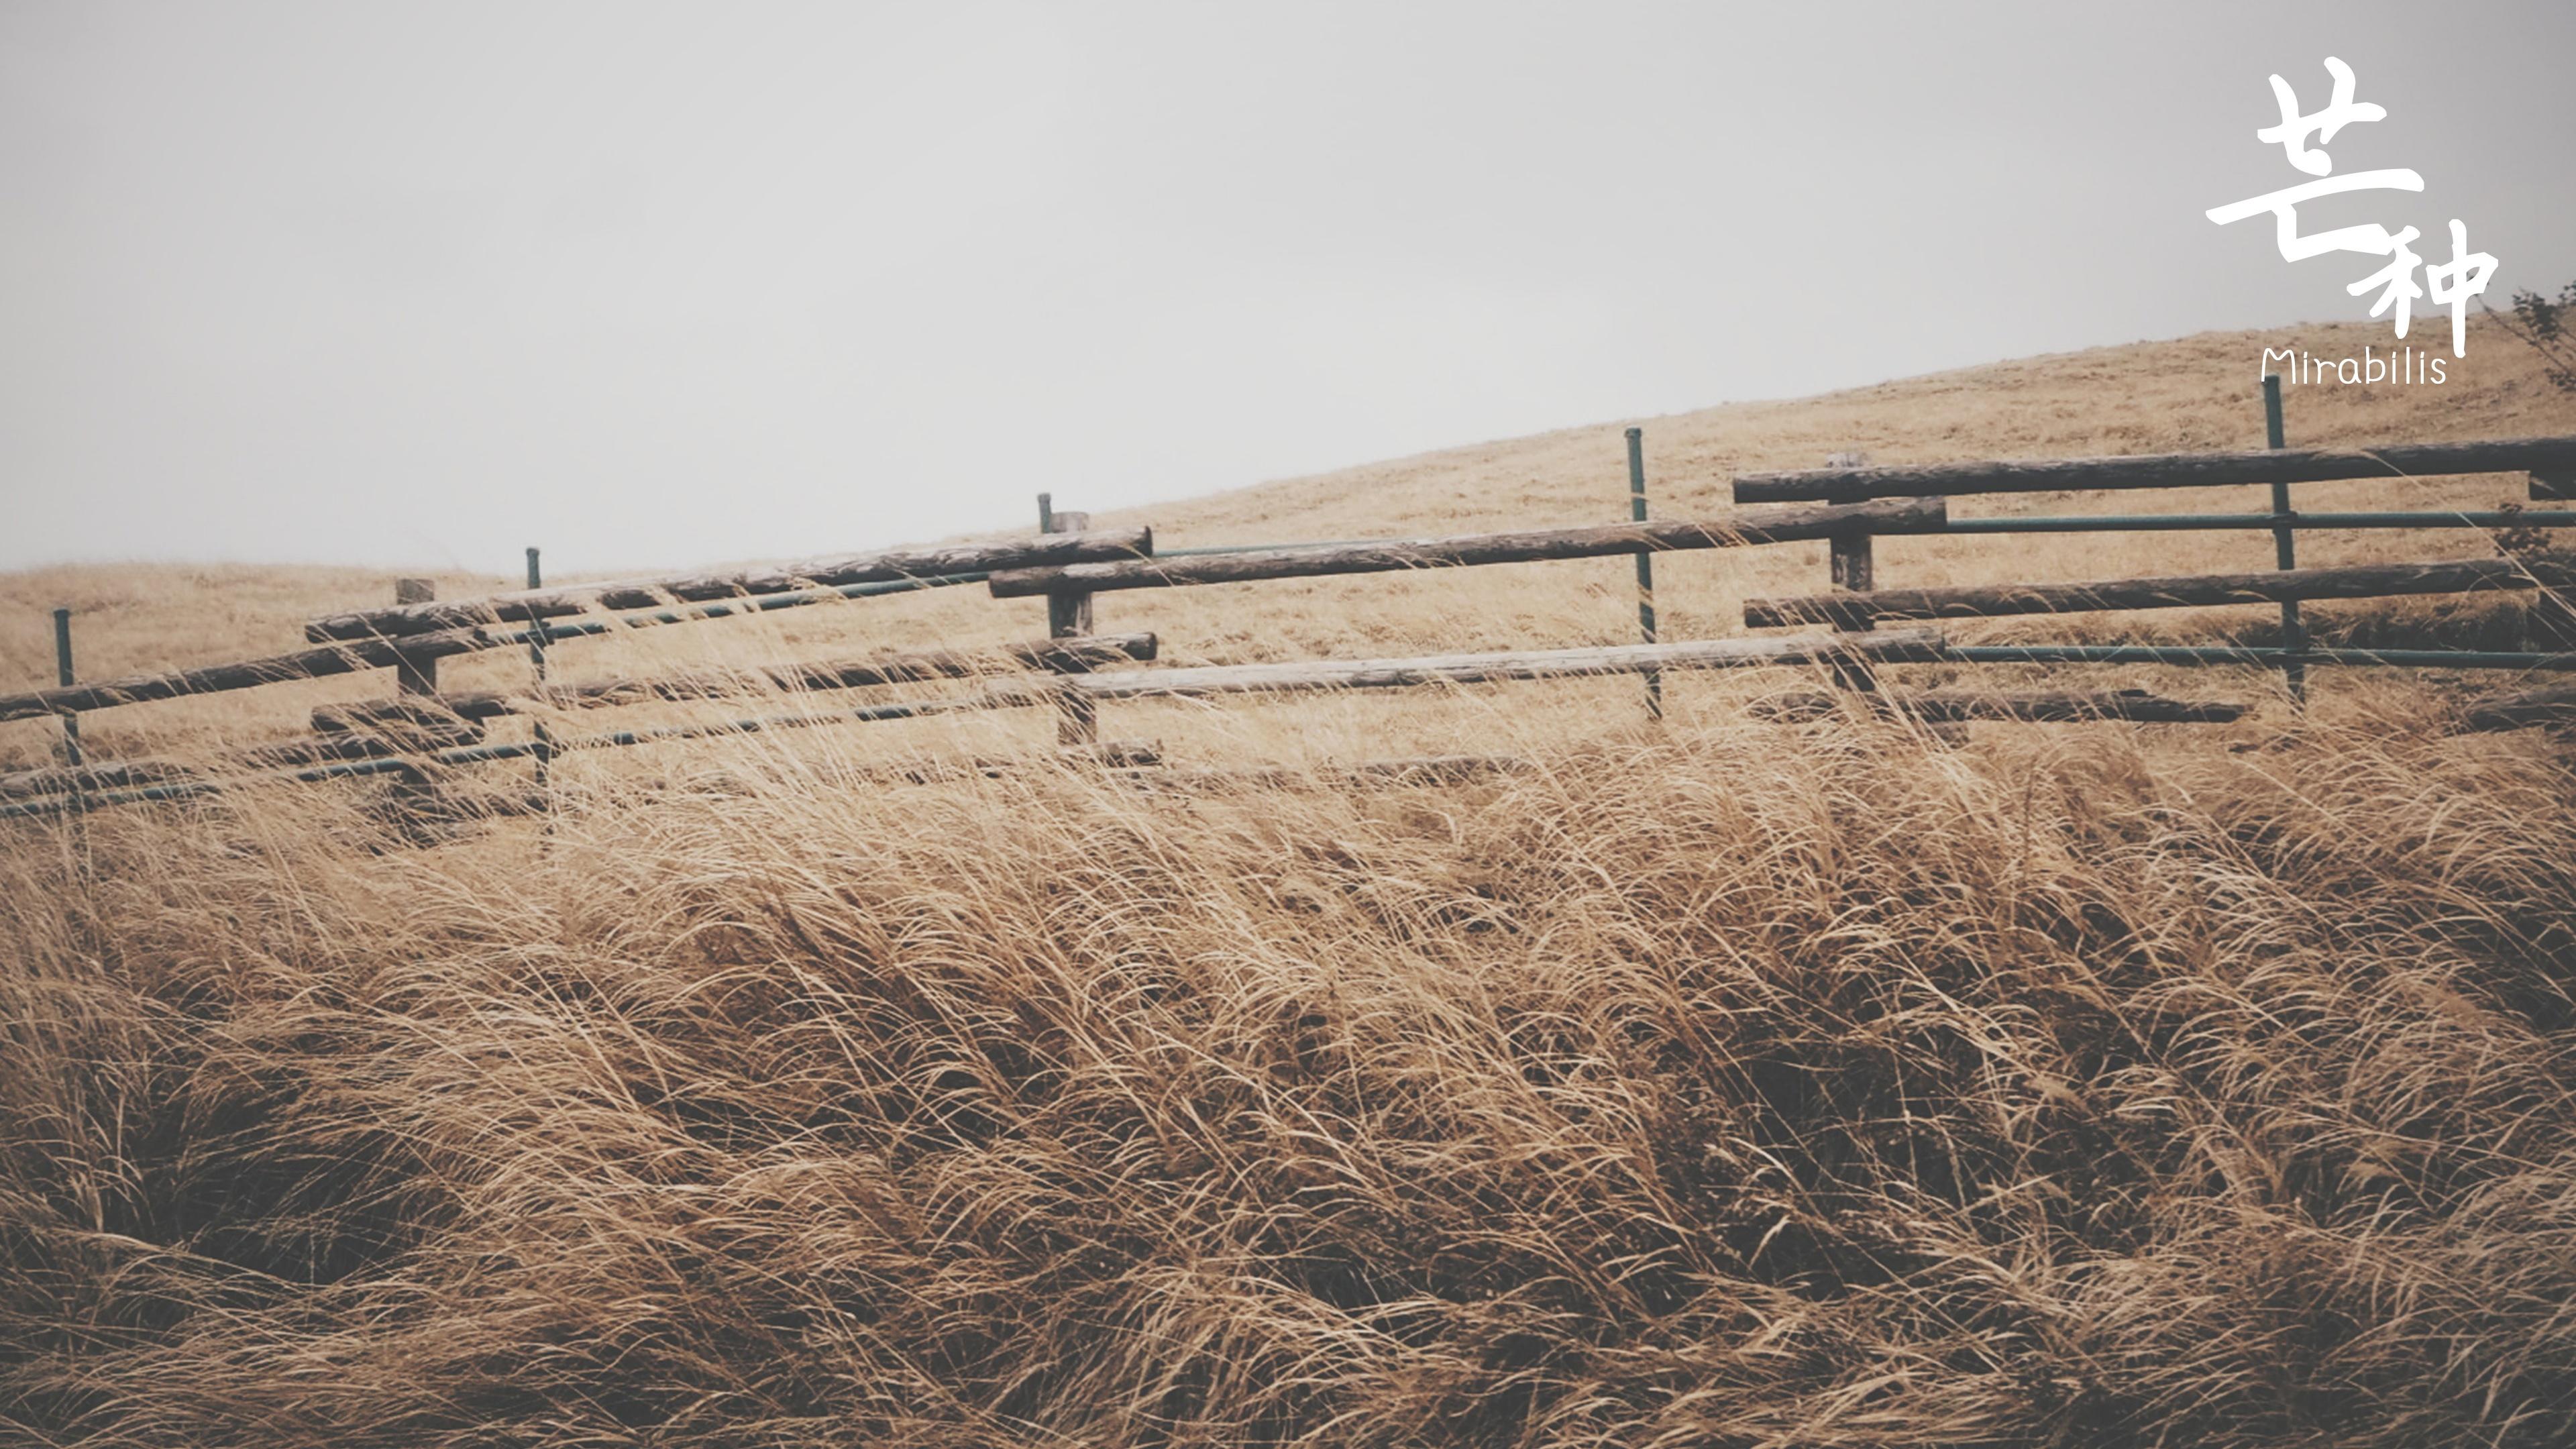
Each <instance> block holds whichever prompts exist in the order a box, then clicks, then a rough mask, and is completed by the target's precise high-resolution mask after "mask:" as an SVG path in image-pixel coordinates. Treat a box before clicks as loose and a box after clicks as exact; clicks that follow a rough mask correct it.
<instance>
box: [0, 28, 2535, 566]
mask: <svg viewBox="0 0 2576 1449" xmlns="http://www.w3.org/2000/svg"><path fill="white" fill-rule="evenodd" d="M2330 54H2331V55H2338V56H2340V57H2342V58H2343V59H2344V60H2346V61H2348V62H2350V63H2351V64H2352V66H2353V68H2354V69H2355V70H2356V71H2357V72H2358V74H2359V77H2360V96H2361V99H2363V100H2365V101H2375V102H2378V103H2380V104H2382V105H2384V106H2386V107H2387V109H2388V112H2389V114H2388V118H2387V119H2386V120H2385V121H2382V122H2379V123H2377V124H2372V125H2358V126H2354V127H2352V128H2350V129H2348V130H2347V131H2345V132H2344V133H2343V134H2342V135H2341V136H2339V137H2338V138H2336V140H2335V142H2334V143H2333V145H2332V147H2331V148H2330V149H2331V152H2332V154H2333V156H2334V157H2335V160H2336V165H2337V170H2338V171H2340V172H2349V171H2352V170H2355V169H2359V168H2362V167H2384V166H2406V167H2412V168H2414V169H2416V170H2417V171H2419V172H2421V173H2422V174H2423V176H2424V179H2425V181H2426V183H2427V185H2426V189H2425V191H2424V192H2423V193H2422V194H2421V195H2420V196H2404V195H2398V194H2395V193H2378V194H2377V196H2378V198H2379V199H2377V200H2373V199H2371V198H2369V197H2362V196H2353V197H2344V198H2338V199H2337V203H2336V204H2339V205H2346V209H2345V210H2344V211H2341V212H2335V213H2333V214H2332V215H2330V216H2328V217H2327V221H2328V223H2329V224H2349V223H2352V222H2359V221H2366V220H2384V221H2386V222H2387V224H2388V225H2389V226H2391V227H2392V228H2393V227H2395V226H2397V225H2399V224H2401V223H2411V224H2413V225H2416V226H2418V227H2419V228H2421V229H2422V230H2423V232H2424V234H2425V240H2424V241H2422V242H2421V243H2419V248H2418V249H2419V250H2421V251H2422V252H2424V253H2425V254H2426V255H2427V256H2428V257H2431V258H2433V259H2435V260H2440V259H2443V258H2445V257H2447V255H2448V234H2447V221H2448V219H2449V218H2450V217H2453V216H2458V217H2460V218H2462V219H2464V220H2465V221H2467V222H2468V224H2469V231H2470V240H2471V243H2472V245H2473V247H2475V248H2477V249H2480V250H2484V251H2488V252H2491V253H2494V254H2495V255H2496V256H2497V257H2498V258H2499V259H2500V262H2501V266H2500V268H2499V270H2498V273H2497V275H2496V278H2495V280H2494V283H2493V287H2492V291H2493V293H2494V295H2495V300H2497V301H2499V302H2501V300H2502V294H2503V293H2504V292H2506V291H2509V290H2511V289H2512V288H2515V287H2535V288H2541V289H2544V290H2553V291H2554V290H2555V289H2556V288H2557V287H2558V286H2559V285H2561V284H2563V283H2565V282H2567V281H2569V280H2570V279H2576V187H2571V185H2570V181H2571V177H2576V166H2571V159H2576V157H2571V142H2576V109H2571V108H2570V107H2569V106H2568V104H2567V102H2566V98H2565V95H2566V93H2565V86H2566V75H2567V66H2568V64H2569V62H2570V60H2571V58H2576V4H2570V3H2568V0H2526V3H2516V4H2494V5H2476V4H2465V5H2464V4H2456V3H2431V0H2415V3H2407V4H2335V5H2299V4H2277V3H2276V4H2265V5H2260V6H2253V5H2243V4H2235V3H2229V4H2210V5H2206V6H2186V5H2169V4H2122V5H2117V6H2093V5H2077V4H2069V3H2051V4H2030V5H1993V6H1966V5H1940V6H1934V5H1922V4H1889V5H1866V6H1845V5H1834V4H1813V5H1802V6H1778V5H1769V4H1766V5H1761V6H1734V5H1719V4H1700V5H1661V6H1627V7H1622V6H1614V5H1604V4H1583V5H1564V6H1521V5H1497V4H1491V3H1477V4H1449V5H1390V4H1362V5H1350V6H1339V5H1322V4H1312V3H1298V4H1275V5H1252V4H1227V5H1194V6H1179V5H1173V6H1140V5H1083V4H1027V5H1020V4H986V3H940V4H905V5H870V4H857V3H845V4H810V5H809V4H775V3H773V4H758V5H743V4H726V5H717V4H695V5H671V4H645V3H636V0H617V3H578V4H577V3H534V4H529V3H508V4H475V3H454V0H441V3H436V4H426V3H424V4H388V3H370V4H344V3H260V4H246V3H237V4H214V3H185V4H132V3H112V0H77V3H39V0H0V496H5V499H6V507H5V509H0V566H16V565H23V564H28V563H34V562H43V561H54V560H66V559H108V558H186V559H251V560H278V561H349V562H365V563H384V564H424V565H428V564H435V565H451V566H461V567H469V568H480V569H489V570H492V571H496V572H497V571H504V570H508V569H512V568H514V567H515V565H516V560H517V558H518V554H519V549H520V548H521V546H523V545H525V544H529V543H536V544H542V545H544V546H545V548H546V550H547V557H548V559H549V561H550V563H551V564H552V566H553V567H554V568H556V569H558V570H561V571H574V570H590V569H606V568H615V567H624V566H634V565H656V564H689V563H696V562H711V561H715V560H720V559H730V558H744V557H755V556H779V555H797V554H810V553H818V552H830V551H834V550H838V549H845V548H853V547H860V546H865V545H869V544H875V543H890V542H897V541H901V540H906V539H918V538H926V537H932V536H937V535H941V534H947V533H952V532H958V531H962V530H967V529H974V528H990V527H995V526H1016V525H1017V524H1019V523H1020V522H1021V521H1022V520H1023V519H1026V518H1027V517H1028V516H1029V515H1030V514H1031V511H1032V504H1031V501H1030V497H1031V495H1032V494H1033V493H1034V492H1035V491H1036V490H1038V489H1040V488H1049V489H1052V490H1053V491H1054V492H1055V494H1056V495H1057V498H1058V500H1059V501H1060V502H1061V503H1062V504H1063V506H1067V507H1093V508H1101V507H1110V506H1115V505H1121V504H1129V503H1138V502H1146V501H1151V500H1155V499H1161V498H1173V497H1183V496H1188V495H1191V494H1196V493H1203V492H1207V491H1211V490H1214V489H1220V488H1227V487H1234V486H1238V485H1241V484H1246V483H1252V482H1258V481H1261V480H1263V479H1267V478H1276V477H1283V476H1289V475H1294V474H1298V473H1303V472H1312V471H1316V470H1320V469H1326V468H1331V467H1335V466H1339V465H1343V464H1350V463H1359V462H1366V461H1370V460H1373V459H1378V458H1384V457H1389V456H1394V455H1399V454H1403V453H1408V452H1415V451H1421V450H1424V449H1429V448H1435V447H1440V446H1445V445H1450V444H1460V443H1470V442H1477V441H1482V440H1485V439H1489V438H1496V437H1503V436H1510V435H1516V434H1522V433H1530V432H1536V431H1540V430H1543V429H1547V428H1551V427H1558V426H1563V425H1568V424H1574V423H1582V422H1591V421H1598V420H1603V419H1609V418H1616V417H1622V416H1631V415H1639V414H1652V413H1658V412H1669V411H1677V410H1681V409H1687V408H1693V407H1700V406H1705V405H1708V404H1711V403H1716V402H1722V401H1728V400H1734V399H1742V398H1753V397H1776V396H1786V395H1797V394H1804V393H1809V392H1815V391H1820V390H1824V389H1829V388H1834V387H1841V386H1848V385H1854V384H1861V383H1867V382H1872V381H1876V380H1879V379H1883V378H1887V377H1894V376H1902V375H1906V374H1910V373H1918V372H1924V371H1928V370H1933V369H1937V368H1943V367H1949V366H1954V365H1960V364H1967V363H1975V362H1981V361H1987V360H1991V359H1996V358H2003V357H2012V356H2021V355H2025V354H2029V353H2034V352H2045V351H2056V350H2063V349H2068V348H2077V347H2086V346H2093V345H2097V344H2103V343H2118V342H2127V341H2132V340H2136V339H2139V338H2150V337H2170V336H2177V335H2181V334H2184V333H2189V332H2193V331H2198V330H2202V329H2206V328H2212V327H2252V326H2262V325H2269V324H2276V323H2282V322H2288V321H2293V320H2299V319H2306V318H2325V317H2359V316H2361V315H2363V313H2364V312H2365V311H2366V310H2367V301H2368V299H2362V300H2360V301H2356V300H2355V299H2353V298H2350V297H2348V296H2346V295H2345V294H2344V291H2343V287H2344V284H2345V283H2347V282H2349V281H2352V280H2354V279H2356V278H2358V277H2360V276H2362V275H2365V274H2366V273H2367V272H2369V271H2370V270H2372V269H2374V267H2375V266H2376V265H2377V263H2376V261H2375V260H2373V259H2367V258H2361V257H2355V256H2351V255H2344V256H2336V257H2326V258H2320V259H2316V260H2311V261H2307V262H2302V263H2299V264H2297V265H2295V266H2293V265H2291V264H2289V263H2286V262H2284V261H2282V260H2281V259H2280V256H2279V254H2278V253H2277V252H2276V251H2275V250H2274V248H2273V243H2272V240H2271V237H2270V235H2269V229H2270V228H2269V222H2268V221H2267V220H2264V219H2257V220H2255V221H2250V222H2244V223H2240V224H2238V225H2236V226H2233V227H2227V228H2221V227H2218V226H2214V225H2212V224H2211V223H2210V222H2209V221H2207V220H2206V219H2205V218H2204V217H2203V216H2202V212H2203V211H2204V210H2205V209H2207V208H2209V207H2212V206H2216V205H2221V204H2223V203H2226V202H2230V201H2235V200H2238V199H2241V198H2243V197H2246V196H2250V195H2253V194H2256V193H2258V192H2263V191H2270V190H2274V189H2277V188H2279V187H2282V186H2287V185H2290V184H2292V183H2293V182H2295V181H2300V180H2305V179H2306V178H2305V177H2303V176H2301V175H2299V174H2297V173H2295V172H2293V171H2292V170H2291V169H2290V167H2289V166H2288V164H2287V162H2286V159H2285V157H2284V155H2283V153H2282V151H2281V149H2280V148H2279V147H2277V146H2265V145H2263V144H2261V143H2259V142H2257V141H2256V140H2255V139H2254V138H2253V131H2254V130H2255V128H2257V127H2259V126H2263V125H2268V124H2271V123H2272V122H2274V121H2276V120H2277V119H2278V114H2277V111H2276V108H2275V106H2274V103H2273V101H2272V98H2271V93H2270V89H2269V87H2268V85H2267V84H2266V81H2265V77H2266V76H2267V75H2269V74H2271V73H2272V72H2275V71H2277V72H2280V73H2281V74H2282V75H2284V76H2285V77H2286V78H2288V79H2289V80H2290V81H2291V82H2292V83H2293V84H2294V85H2295V86H2296V87H2297V88H2298V92H2299V96H2300V100H2301V102H2302V105H2303V108H2304V109H2315V108H2317V107H2319V106H2321V105H2323V104H2324V102H2325V99H2326V91H2327V77H2326V73H2325V71H2324V70H2323V68H2322V61H2323V59H2324V57H2325V56H2327V55H2330ZM2321 214H2323V213H2322V212H2321ZM2420 325H2422V324H2419V326H2420ZM2435 330H2436V331H2437V332H2438V331H2441V330H2442V329H2439V328H2437V329H2435ZM2424 336H2425V334H2424V333H2421V332H2419V333H2418V334H2417V336H2416V339H2415V340H2417V341H2419V342H2420V341H2422V340H2423V338H2424ZM2469 362H2470V364H2471V365H2472V366H2474V364H2475V362H2476V357H2475V355H2474V354H2473V355H2472V356H2471V358H2470V359H2469ZM2249 371H2250V362H2249ZM1613 481H1615V480H1613Z"/></svg>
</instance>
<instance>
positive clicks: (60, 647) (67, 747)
mask: <svg viewBox="0 0 2576 1449" xmlns="http://www.w3.org/2000/svg"><path fill="white" fill-rule="evenodd" d="M54 677H55V680H56V682H58V683H59V684H61V685H62V687H63V688H65V689H69V688H71V687H72V611H71V610H69V609H56V610H55V611H54ZM62 720H63V758H64V759H66V760H68V761H69V762H70V763H71V767H72V768H73V769H75V770H77V769H79V768H80V767H81V742H80V716H79V715H78V714H76V713H74V712H73V711H71V710H65V711H63V715H62Z"/></svg>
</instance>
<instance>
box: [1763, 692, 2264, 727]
mask: <svg viewBox="0 0 2576 1449" xmlns="http://www.w3.org/2000/svg"><path fill="white" fill-rule="evenodd" d="M1846 708H1856V709H1867V710H1870V711H1872V712H1876V713H1883V714H1893V715H1898V716H1902V717H1906V718H1911V719H1919V720H1925V721H1929V722H1935V723H1957V722H1961V721H1966V720H2032V721H2042V722H2060V723H2064V722H2074V721H2084V720H2134V721H2138V722H2140V723H2158V724H2227V723H2230V722H2232V721H2234V720H2237V719H2241V718H2243V717H2244V715H2245V712H2246V709H2247V706H2245V705H2242V704H2235V703H2229V702H2223V701H2216V700H2188V699H2167V698H2166V697H2164V696H2163V695H2159V694H2150V693H2148V692H2147V691H2145V690H2143V689H2119V690H2095V691H2089V692H2065V691H2030V692H2019V691H2009V690H2007V691H1988V690H1971V689H1932V690H1923V691H1920V692H1918V693H1913V694H1881V693H1872V694H1856V693H1849V692H1845V693H1827V692H1824V691H1815V692H1811V693H1799V694H1784V695H1775V696H1773V697H1771V698H1769V699H1763V700H1757V701H1755V702H1754V704H1753V713H1754V715H1755V716H1757V717H1759V718H1762V719H1776V720H1792V721H1796V720H1817V719H1824V718H1826V717H1828V716H1830V715H1832V714H1833V713H1834V712H1835V711H1837V710H1841V709H1846Z"/></svg>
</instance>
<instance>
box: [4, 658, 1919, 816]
mask: <svg viewBox="0 0 2576 1449" xmlns="http://www.w3.org/2000/svg"><path fill="white" fill-rule="evenodd" d="M1943 648H1944V645H1943V641H1942V638H1941V635H1940V634H1939V632H1938V631H1935V630H1931V629H1912V630H1890V631H1887V632H1883V633H1874V634H1855V635H1811V636H1795V637H1788V638H1769V639H1710V640H1697V641H1691V642H1686V643H1674V644H1624V645H1609V646H1602V647H1595V648H1578V649H1537V650H1512V651H1505V652H1499V653H1491V654H1444V655H1426V656H1422V657H1418V658H1406V659H1368V660H1346V661H1332V660H1318V661H1297V662H1292V663H1285V664H1247V665H1206V666H1198V667H1191V668H1179V669H1158V670H1136V671H1127V672H1122V673H1114V674H1071V675H1064V676H1061V677H1058V678H1054V679H1049V680H1043V681H1029V682H1021V681H997V682H994V683H992V684H989V685H987V686H985V687H984V688H981V689H978V690H974V691H970V692H968V693H965V694H961V695H951V696H946V697H942V698H936V699H923V700H901V701H895V702H890V703H886V704H873V705H864V706H861V707H860V708H858V709H855V710H845V711H836V712H832V713H807V714H790V715H768V716H762V717H759V718H754V719H739V720H728V721H722V722H715V723H693V724H675V725H667V726H662V727H659V728H651V729H638V730H616V731H610V732H604V733H601V734H595V735H588V736H580V737H575V738H569V739H556V740H552V741H550V742H541V741H536V740H505V741H495V742H491V743H483V744H469V745H456V746H449V747H446V748H440V749H433V750H424V751H421V752H418V753H416V754H410V755H398V756H385V757H380V758H364V759H347V760H337V761H331V762H327V763H317V764H312V765H308V766H305V767H304V768H300V769H295V770H290V771H283V772H275V773H272V774H269V775H264V776H255V777H248V779H243V778H236V779H211V778H208V779H184V780H171V781H165V782H160V783H154V784H149V785H144V786H140V787H137V788H132V789H125V790H114V791H107V792H103V793H101V794H98V795H95V796H91V797H89V798H88V800H87V803H88V804H89V805H116V804H128V803H139V802H144V801H154V800H181V799H189V798H194V797H197V796H202V795H208V794H214V793H217V792H219V791H222V790H224V789H227V788H233V787H237V786H239V785H241V784H244V783H249V782H251V781H257V780H265V781H272V782H274V781H302V782H313V781H321V780H346V779H360V778H365V777H369V776H381V775H405V774H414V775H416V774H418V773H419V772H420V771H422V770H423V769H436V768H440V767H448V766H459V765H474V764H488V763H493V762H497V761H503V760H521V759H531V758H534V757H536V756H537V754H538V753H539V752H540V751H541V750H542V751H546V752H548V753H549V754H550V755H551V756H556V757H560V756H561V755H564V754H567V753H571V752H575V751H583V750H599V749H614V748H623V747H630V746H635V745H646V744H660V743H669V742H673V741H680V740H698V739H711V738H716V737H720V736H729V735H751V734H765V733H774V732H777V731H781V730H795V729H810V728H813V727H815V726H819V725H832V724H849V723H870V722H882V721H889V720H906V719H925V718H932V717H936V716H941V715H951V714H960V713H966V712H973V711H983V710H998V709H1017V708H1028V707H1033V706H1043V705H1054V704H1058V703H1059V702H1060V701H1061V700H1062V699H1063V697H1064V696H1065V694H1067V693H1072V694H1075V695H1077V696H1080V697H1083V698H1087V699H1090V700H1094V701H1098V700H1113V699H1115V700H1143V699H1188V698H1205V697H1211V696H1220V695H1236V694H1273V693H1300V692H1313V691H1321V690H1343V689H1403V688H1418V687H1423V686H1435V685H1471V684H1488V683H1496V682H1501V681H1507V680H1540V679H1575V678H1590V677H1600V676H1605V675H1622V674H1625V675H1637V674H1646V673H1655V672H1662V671H1667V670H1679V669H1743V668H1763V667H1781V666H1795V665H1804V664H1822V663H1829V662H1832V661H1835V660H1839V659H1855V658H1857V659H1868V660H1875V661H1881V662H1900V661H1911V662H1927V661H1930V660H1935V659H1938V658H1940V657H1941V656H1942V652H1943ZM68 808H71V801H70V798H69V797H67V796H46V797H40V798H33V799H17V800H10V801H7V802H5V803H0V819H9V818H15V817H21V816H27V815H37V814H50V813H56V812H60V811H62V810H65V809H68Z"/></svg>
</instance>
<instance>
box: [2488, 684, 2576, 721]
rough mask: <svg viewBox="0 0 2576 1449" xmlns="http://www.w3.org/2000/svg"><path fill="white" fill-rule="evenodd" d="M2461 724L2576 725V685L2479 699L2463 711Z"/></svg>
mask: <svg viewBox="0 0 2576 1449" xmlns="http://www.w3.org/2000/svg"><path fill="white" fill-rule="evenodd" d="M2460 719H2461V723H2463V724H2465V725H2467V726H2468V727H2469V728H2470V729H2473V730H2518V729H2528V728H2530V727H2531V726H2533V725H2576V685H2568V684H2561V685H2557V686H2554V687H2552V688H2549V689H2532V690H2525V691H2523V692H2522V693H2520V694H2501V695H2497V696H2495V697H2494V698H2492V699H2482V700H2479V701H2478V702H2477V703H2475V704H2473V705H2470V706H2469V707H2468V709H2467V710H2465V711H2463V712H2462V714H2461V716H2460Z"/></svg>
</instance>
